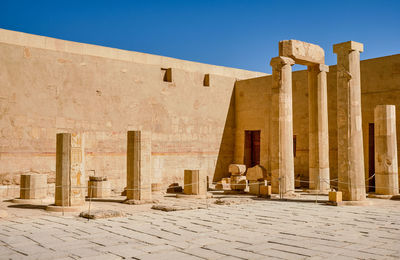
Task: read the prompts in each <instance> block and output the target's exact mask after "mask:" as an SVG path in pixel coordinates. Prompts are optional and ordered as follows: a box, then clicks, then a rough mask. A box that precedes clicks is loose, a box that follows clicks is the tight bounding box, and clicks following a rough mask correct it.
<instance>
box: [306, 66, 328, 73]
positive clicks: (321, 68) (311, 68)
mask: <svg viewBox="0 0 400 260" xmlns="http://www.w3.org/2000/svg"><path fill="white" fill-rule="evenodd" d="M308 70H309V71H311V70H317V71H318V72H329V66H328V65H325V64H315V65H313V66H308Z"/></svg>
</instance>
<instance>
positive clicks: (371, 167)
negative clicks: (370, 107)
mask: <svg viewBox="0 0 400 260" xmlns="http://www.w3.org/2000/svg"><path fill="white" fill-rule="evenodd" d="M368 158H369V161H368V177H369V178H370V179H369V181H368V186H369V187H368V191H369V192H375V177H373V178H372V176H373V175H374V174H375V125H374V123H369V125H368Z"/></svg>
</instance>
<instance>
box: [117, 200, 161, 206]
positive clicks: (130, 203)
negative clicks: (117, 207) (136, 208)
mask: <svg viewBox="0 0 400 260" xmlns="http://www.w3.org/2000/svg"><path fill="white" fill-rule="evenodd" d="M122 203H124V204H128V205H142V204H153V203H158V200H134V199H126V200H124V201H123V202H122Z"/></svg>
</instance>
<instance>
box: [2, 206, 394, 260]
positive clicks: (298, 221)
mask: <svg viewBox="0 0 400 260" xmlns="http://www.w3.org/2000/svg"><path fill="white" fill-rule="evenodd" d="M114 204H118V205H121V204H119V203H114ZM94 207H97V208H99V207H101V204H100V203H97V204H96V206H94ZM124 207H131V208H132V207H140V206H134V205H126V206H124ZM19 210H20V211H21V212H22V211H23V210H24V209H19ZM26 212H27V213H29V212H35V213H36V214H34V215H31V216H26V217H24V218H22V217H13V218H8V219H6V220H0V259H79V258H83V259H122V258H135V259H174V260H178V259H275V258H276V259H305V258H311V259H355V258H358V259H399V256H400V201H384V202H382V203H381V205H377V206H364V207H356V206H346V207H331V206H325V205H322V204H317V203H315V202H314V201H308V202H306V201H304V202H288V201H276V200H254V201H253V202H251V203H242V204H236V205H215V204H212V205H210V206H209V207H208V209H207V208H205V209H196V210H184V211H173V212H163V211H158V210H151V209H150V208H144V209H143V210H139V211H134V212H131V213H127V215H126V216H125V217H120V218H109V219H101V220H90V221H88V220H87V219H83V218H79V217H77V216H76V214H75V215H69V216H67V215H66V216H62V215H61V214H60V213H52V214H49V213H44V212H45V211H43V210H41V209H26ZM28 215H29V214H28Z"/></svg>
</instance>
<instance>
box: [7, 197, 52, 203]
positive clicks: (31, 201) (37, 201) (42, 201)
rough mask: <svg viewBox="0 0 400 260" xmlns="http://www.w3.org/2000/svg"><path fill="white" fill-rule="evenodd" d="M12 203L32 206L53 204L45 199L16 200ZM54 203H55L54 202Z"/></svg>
mask: <svg viewBox="0 0 400 260" xmlns="http://www.w3.org/2000/svg"><path fill="white" fill-rule="evenodd" d="M11 202H12V203H16V204H30V205H43V204H46V205H47V204H49V203H51V199H48V198H45V199H20V198H15V199H13V200H11ZM53 202H54V201H53Z"/></svg>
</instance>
